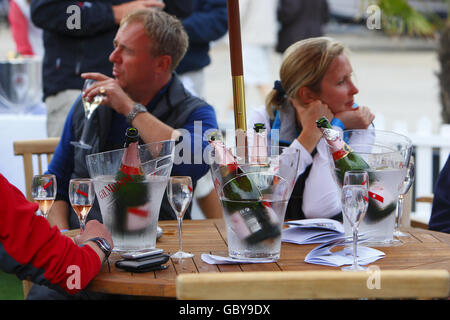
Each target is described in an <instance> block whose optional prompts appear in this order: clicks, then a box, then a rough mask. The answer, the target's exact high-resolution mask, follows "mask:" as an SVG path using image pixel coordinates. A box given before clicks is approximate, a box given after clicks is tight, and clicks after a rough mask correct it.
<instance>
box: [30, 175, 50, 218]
mask: <svg viewBox="0 0 450 320" xmlns="http://www.w3.org/2000/svg"><path fill="white" fill-rule="evenodd" d="M31 195H32V197H33V199H34V201H35V202H36V203H37V204H38V205H39V210H40V211H41V213H42V216H43V217H44V218H45V219H47V216H48V211H49V210H50V208H51V207H52V205H53V202H54V201H55V198H56V177H55V175H53V174H39V175H35V176H33V180H32V182H31Z"/></svg>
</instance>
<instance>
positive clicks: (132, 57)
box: [109, 22, 155, 97]
mask: <svg viewBox="0 0 450 320" xmlns="http://www.w3.org/2000/svg"><path fill="white" fill-rule="evenodd" d="M150 45H151V40H150V39H149V38H148V36H147V35H146V34H145V31H144V27H143V26H142V24H141V23H138V22H134V23H127V24H125V25H123V26H121V27H120V28H119V31H118V32H117V34H116V37H115V39H114V47H115V49H114V51H113V52H112V53H111V55H110V56H109V60H110V61H111V62H112V63H113V76H114V77H115V78H116V80H117V81H118V82H119V85H120V87H121V88H122V89H123V90H124V91H125V92H126V93H127V94H128V95H129V96H130V97H133V95H135V94H136V93H139V92H140V91H141V90H143V89H145V88H146V87H148V86H149V84H150V83H151V82H152V80H153V79H154V71H153V70H154V68H153V66H154V62H155V59H154V58H153V57H152V56H151V54H150Z"/></svg>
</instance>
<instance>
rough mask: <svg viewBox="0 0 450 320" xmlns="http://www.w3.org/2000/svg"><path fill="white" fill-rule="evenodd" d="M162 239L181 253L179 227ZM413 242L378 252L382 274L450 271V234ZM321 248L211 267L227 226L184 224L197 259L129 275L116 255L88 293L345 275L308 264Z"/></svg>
mask: <svg viewBox="0 0 450 320" xmlns="http://www.w3.org/2000/svg"><path fill="white" fill-rule="evenodd" d="M159 226H160V227H161V228H162V229H163V236H162V237H161V238H160V239H158V241H157V247H158V248H162V249H164V251H165V253H169V254H171V253H174V252H176V251H177V250H178V236H177V234H178V233H177V222H176V221H175V220H173V221H160V222H159ZM403 231H407V232H409V233H410V234H411V237H409V238H402V241H403V242H404V244H403V245H401V246H394V247H382V248H378V249H380V250H381V251H383V252H384V253H386V256H385V257H384V258H383V259H380V260H378V261H376V262H375V263H373V264H372V265H376V266H378V267H379V268H380V269H382V270H383V269H447V270H449V271H450V234H445V233H440V232H433V231H429V230H424V229H416V228H409V229H406V230H403ZM316 246H318V244H311V245H298V244H291V243H282V246H281V257H280V259H279V260H278V261H277V262H274V263H258V264H235V265H210V264H207V263H205V262H203V261H202V259H201V254H202V253H212V254H217V255H223V256H227V255H228V248H227V244H226V230H225V223H224V221H223V220H222V219H220V220H218V219H206V220H186V221H183V250H184V251H188V252H192V253H194V254H195V256H194V257H193V258H190V259H186V260H183V262H182V263H177V260H175V261H173V260H172V259H170V260H169V262H168V265H169V268H168V269H166V270H159V271H153V272H147V273H130V272H126V271H123V270H120V269H117V268H115V266H114V264H115V261H117V260H118V259H120V256H119V255H117V254H114V253H113V254H112V255H111V257H110V262H111V273H110V272H109V271H108V267H107V265H105V264H104V265H103V266H102V269H101V271H100V273H99V274H98V275H97V277H95V278H94V279H93V280H92V281H91V283H90V284H89V286H88V287H87V290H90V291H95V292H103V293H111V294H128V295H136V296H147V297H155V298H175V296H176V288H175V279H176V277H177V275H178V274H181V273H200V272H230V271H236V272H246V271H287V270H291V271H292V270H340V268H337V267H328V266H321V265H313V264H308V263H305V262H304V259H305V256H306V254H307V253H308V252H310V251H311V250H312V249H313V248H314V247H316Z"/></svg>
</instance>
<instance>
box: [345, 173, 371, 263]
mask: <svg viewBox="0 0 450 320" xmlns="http://www.w3.org/2000/svg"><path fill="white" fill-rule="evenodd" d="M341 200H342V211H343V212H344V214H345V216H346V217H347V219H348V220H349V222H350V225H351V227H352V231H353V265H351V266H347V267H343V268H342V270H346V271H360V270H367V268H365V267H362V266H360V265H358V254H357V244H358V227H359V224H360V223H361V221H362V220H363V219H364V216H365V214H366V212H367V208H368V206H369V175H368V173H367V172H365V171H347V172H345V175H344V183H343V186H342V199H341Z"/></svg>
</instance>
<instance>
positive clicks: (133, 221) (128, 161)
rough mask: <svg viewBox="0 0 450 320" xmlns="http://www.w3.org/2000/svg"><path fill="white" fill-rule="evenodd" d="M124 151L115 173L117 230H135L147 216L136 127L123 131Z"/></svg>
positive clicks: (143, 223) (141, 225)
mask: <svg viewBox="0 0 450 320" xmlns="http://www.w3.org/2000/svg"><path fill="white" fill-rule="evenodd" d="M125 137H126V138H125V144H124V148H126V149H125V151H124V153H123V156H122V163H121V166H120V168H119V171H118V172H117V174H116V181H118V184H119V187H118V188H117V191H116V194H117V201H118V202H117V203H118V204H119V205H118V207H119V208H120V209H119V211H121V212H118V214H119V215H120V217H121V218H120V219H117V221H118V223H119V224H120V225H118V228H119V230H122V231H137V230H140V229H143V228H145V227H146V224H145V221H146V219H147V217H148V208H147V206H146V204H147V202H148V194H147V191H148V190H147V184H145V183H142V182H144V181H145V175H144V171H143V169H142V165H141V160H140V158H139V146H138V144H139V133H138V130H137V129H136V128H128V129H127V130H126V133H125Z"/></svg>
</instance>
